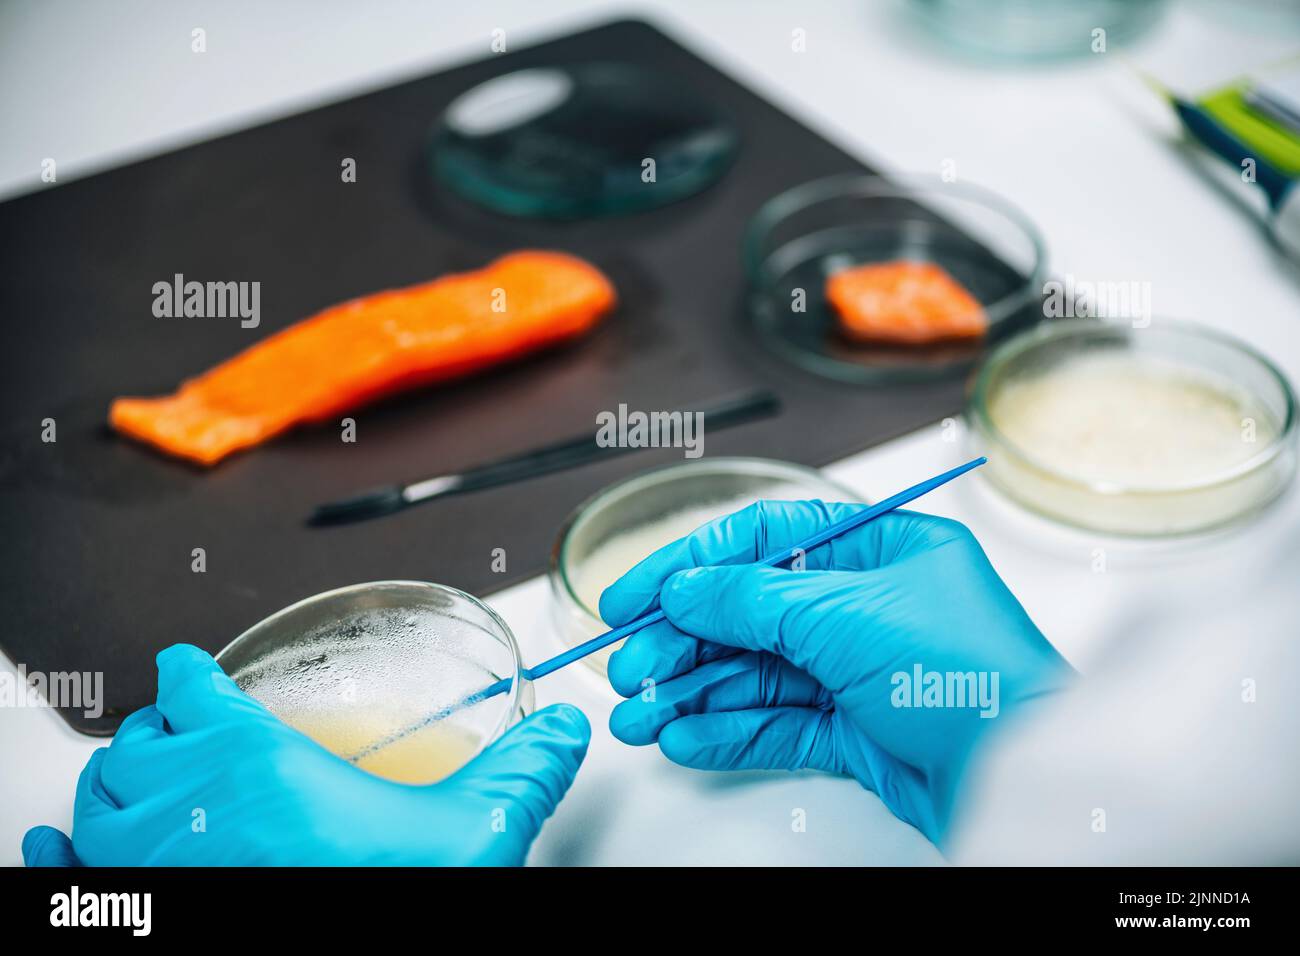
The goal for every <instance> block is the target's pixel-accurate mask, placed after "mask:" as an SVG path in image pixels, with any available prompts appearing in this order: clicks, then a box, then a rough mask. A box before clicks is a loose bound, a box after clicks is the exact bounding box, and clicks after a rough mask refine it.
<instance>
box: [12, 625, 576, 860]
mask: <svg viewBox="0 0 1300 956" xmlns="http://www.w3.org/2000/svg"><path fill="white" fill-rule="evenodd" d="M590 736H591V728H590V727H589V726H588V724H587V719H586V718H585V717H584V716H583V715H582V712H581V711H580V710H578V709H577V708H575V707H570V706H568V705H566V704H557V705H555V706H553V707H547V708H546V709H545V710H541V711H538V712H537V713H535V714H533V715H532V716H531V717H529V718H528V719H526V720H524V721H523V722H521V723H519V724H517V725H516V726H514V727H512V728H511V729H510V730H509V731H507V732H506V734H505V735H504V736H503V737H502V738H501V739H500V740H498V741H496V742H495V743H493V744H492V745H491V746H490V747H488V748H487V749H486V750H484V751H483V752H482V753H481V754H479V755H478V756H477V757H475V758H474V759H473V760H471V761H470V762H469V763H468V764H466V765H465V766H464V767H462V768H461V769H460V770H459V771H457V772H456V773H454V774H452V775H451V776H450V777H448V778H447V779H446V780H443V781H441V782H439V783H436V784H432V785H430V786H410V785H407V784H402V783H394V782H392V781H390V780H383V779H381V778H379V777H376V776H373V775H371V774H369V773H367V772H366V771H364V770H362V769H360V768H359V767H357V766H355V765H354V764H351V763H349V762H348V761H347V760H344V759H343V758H342V757H337V756H335V755H334V754H332V753H330V752H329V751H328V750H326V749H325V748H324V747H321V746H320V745H319V744H317V743H316V742H315V741H313V740H311V739H310V738H308V737H306V736H304V735H303V734H301V733H299V732H298V731H296V730H294V729H293V728H292V727H290V726H289V725H288V724H286V723H284V722H283V721H281V720H280V719H279V718H277V717H276V716H275V715H274V714H272V713H271V712H270V711H268V710H267V709H266V708H265V707H263V706H262V705H261V704H259V703H258V702H257V701H255V700H253V698H251V697H249V696H248V695H247V694H245V693H244V692H243V691H241V690H240V689H239V688H238V687H237V686H236V685H235V682H234V681H233V680H231V679H230V678H229V677H227V676H226V674H225V673H224V672H223V671H222V670H221V668H220V666H219V665H218V664H217V663H216V661H214V660H213V659H212V658H211V657H210V656H208V655H207V654H206V653H204V652H203V651H201V650H199V649H198V648H197V647H190V646H189V645H186V644H177V645H175V646H174V647H169V648H167V649H166V650H165V651H163V652H162V653H161V654H159V655H158V703H157V706H149V707H145V708H144V709H143V710H138V711H136V712H135V713H134V714H132V715H131V716H130V717H128V718H127V719H126V720H125V721H124V722H123V723H122V726H121V728H119V729H118V732H117V736H116V737H114V738H113V744H112V746H110V747H101V748H100V749H99V750H96V751H95V752H94V754H92V755H91V758H90V762H89V763H88V764H87V765H86V769H85V770H83V771H82V773H81V780H80V782H79V783H78V785H77V799H76V805H75V808H74V811H73V828H72V839H71V840H69V839H68V837H67V836H65V835H64V834H63V833H61V832H60V831H58V830H55V829H53V828H52V827H35V828H33V829H32V830H30V831H29V832H28V833H27V836H26V838H25V839H24V840H23V856H24V858H25V859H26V861H27V864H28V866H76V865H78V864H85V865H88V866H142V865H143V866H150V865H166V866H178V865H179V866H189V865H205V866H224V865H240V866H249V865H271V866H300V865H313V866H356V865H370V864H382V865H389V866H403V865H417V866H441V865H456V866H474V865H484V864H487V865H495V866H504V865H514V864H520V863H522V862H523V861H524V857H525V856H526V854H527V853H528V848H529V845H530V844H531V843H532V841H533V838H534V837H536V836H537V833H538V831H539V830H540V829H541V826H542V823H543V821H544V820H545V819H546V818H547V817H548V816H550V815H551V812H552V811H553V810H554V809H555V805H556V804H557V803H558V802H559V800H560V798H561V797H563V796H564V793H565V791H566V790H568V789H569V785H570V784H571V783H572V782H573V778H574V775H575V774H577V772H578V766H579V765H580V764H581V763H582V759H583V757H584V755H585V754H586V752H587V743H588V741H589V739H590Z"/></svg>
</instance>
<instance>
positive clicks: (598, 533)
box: [548, 458, 861, 674]
mask: <svg viewBox="0 0 1300 956" xmlns="http://www.w3.org/2000/svg"><path fill="white" fill-rule="evenodd" d="M813 498H820V499H822V500H823V501H859V500H861V498H860V496H859V495H858V494H857V493H855V492H854V491H852V490H850V489H849V488H847V487H845V486H843V485H840V484H837V483H835V482H833V481H831V480H830V479H829V478H827V477H825V476H824V475H822V474H821V472H819V471H816V470H815V469H812V468H805V467H804V466H802V465H795V464H791V463H789V462H783V461H775V460H771V459H766V458H711V459H701V460H698V461H688V462H682V463H680V464H675V465H667V466H665V467H663V468H656V469H653V470H651V471H647V472H643V473H642V474H639V475H634V476H632V477H631V478H628V479H625V480H623V481H620V482H616V483H615V484H613V485H610V486H609V487H608V488H605V489H604V490H602V491H600V492H597V493H596V494H595V495H594V496H592V497H591V498H589V499H587V501H585V502H583V503H582V504H581V505H579V506H578V507H577V508H576V509H575V510H574V511H573V513H572V514H571V515H570V516H569V517H568V519H567V520H566V521H565V522H564V524H563V525H562V526H561V528H560V532H559V534H558V536H557V537H556V540H555V545H554V547H553V548H552V549H551V559H550V570H549V575H548V576H549V578H550V584H551V597H552V602H551V608H552V614H553V619H554V622H555V626H556V631H557V632H558V633H559V635H560V638H561V640H563V641H564V643H565V644H567V645H569V646H570V647H572V646H576V645H578V644H581V643H582V642H584V641H587V640H590V639H591V638H593V637H596V636H597V635H599V634H603V633H604V632H605V631H607V630H609V628H608V627H607V626H606V625H605V623H604V622H603V621H601V619H600V609H599V606H600V595H601V592H602V591H604V590H605V588H607V587H608V586H609V585H611V584H613V583H614V582H615V581H616V580H618V579H619V578H620V577H622V576H623V574H624V573H625V572H627V571H628V570H630V569H631V568H632V566H633V565H634V564H636V563H637V562H639V561H640V560H641V559H642V558H645V557H648V556H649V555H650V554H651V553H653V552H654V551H657V550H658V549H659V548H661V547H663V546H664V545H666V544H669V543H671V542H673V541H675V540H677V539H678V538H681V537H683V536H685V535H687V534H689V533H690V532H692V531H694V530H695V529H696V528H698V527H699V526H700V525H702V524H705V523H706V522H708V521H711V520H713V519H714V518H717V517H719V516H721V515H725V514H730V513H731V512H733V511H739V510H740V509H741V508H744V507H746V506H747V505H750V504H753V503H754V502H755V501H758V500H759V499H771V500H786V501H798V500H805V499H813ZM619 646H620V645H618V644H615V645H613V646H611V647H608V648H605V649H604V650H601V651H597V652H596V653H594V654H590V655H588V656H587V657H585V658H584V659H583V660H584V662H585V663H586V664H587V665H588V666H589V667H591V668H593V669H594V670H596V671H597V672H599V673H601V674H604V673H605V667H606V663H607V662H608V660H609V655H610V654H612V653H613V652H614V651H615V650H617V649H618V647H619Z"/></svg>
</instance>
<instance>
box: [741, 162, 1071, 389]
mask: <svg viewBox="0 0 1300 956" xmlns="http://www.w3.org/2000/svg"><path fill="white" fill-rule="evenodd" d="M743 254H744V261H745V269H746V273H747V276H748V282H749V298H748V303H747V315H748V318H749V321H750V322H751V323H752V325H753V327H754V328H755V329H756V331H757V332H758V335H759V338H760V340H761V341H762V342H763V343H764V344H766V345H767V346H768V347H769V348H771V349H772V350H773V351H775V352H776V353H778V354H779V355H781V356H782V357H784V358H785V359H787V360H788V361H790V362H792V363H794V364H796V365H798V366H800V367H801V368H804V369H806V370H808V371H810V372H813V373H815V374H817V375H819V376H822V377H825V378H831V379H835V380H838V381H845V382H855V383H861V384H866V385H870V384H883V383H890V382H908V381H917V380H926V379H935V378H943V377H948V376H953V375H959V374H962V373H964V372H966V371H969V370H970V369H971V368H972V367H973V366H974V364H975V363H976V362H977V361H978V360H979V359H980V357H981V356H982V355H983V354H984V353H985V351H986V350H987V349H988V347H989V346H990V345H992V344H995V343H997V342H998V341H1001V340H1002V339H1003V338H1005V337H1006V336H1007V335H1009V334H1012V333H1014V332H1016V331H1019V330H1022V329H1024V328H1027V327H1029V326H1031V325H1033V324H1035V323H1036V322H1038V321H1039V320H1040V319H1041V318H1042V309H1041V297H1042V290H1043V285H1044V282H1045V280H1046V274H1047V273H1046V259H1047V253H1046V246H1045V244H1044V242H1043V239H1042V237H1041V236H1040V235H1039V232H1038V230H1037V228H1036V227H1035V226H1034V224H1033V223H1032V222H1031V221H1030V220H1029V218H1028V217H1027V216H1025V215H1024V213H1022V212H1020V210H1018V209H1017V208H1016V207H1015V206H1013V205H1012V204H1010V203H1009V202H1007V201H1006V200H1004V199H1002V198H1001V197H999V196H997V195H996V194H994V193H991V192H989V191H988V190H985V189H982V188H980V187H978V186H974V185H971V184H968V183H964V182H945V181H943V180H942V179H941V178H939V177H933V178H925V177H900V178H896V179H883V178H881V177H878V176H868V175H858V174H850V175H843V176H833V177H829V178H826V179H819V180H814V181H813V182H809V183H805V184H803V185H801V186H796V187H795V188H793V189H790V190H788V191H786V192H784V193H781V194H780V195H778V196H775V197H773V198H772V199H770V200H768V202H766V203H765V204H764V205H763V206H762V207H761V208H760V209H759V211H758V212H757V214H755V216H754V217H753V219H752V220H751V222H750V224H749V227H748V229H747V230H746V234H745V241H744V251H743Z"/></svg>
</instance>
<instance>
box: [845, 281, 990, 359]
mask: <svg viewBox="0 0 1300 956" xmlns="http://www.w3.org/2000/svg"><path fill="white" fill-rule="evenodd" d="M826 298H827V300H829V301H830V303H831V305H833V306H834V307H835V310H836V311H837V312H838V313H839V318H840V328H841V329H843V331H844V334H845V335H847V336H848V337H849V338H851V339H854V340H855V341H859V342H882V343H892V344H898V345H927V344H929V343H931V342H941V341H944V340H948V339H974V338H979V337H980V336H982V335H984V333H985V332H987V331H988V325H989V323H988V317H987V316H985V314H984V309H983V308H982V307H981V306H980V304H979V301H978V300H977V299H976V298H975V297H974V296H973V295H971V294H970V293H969V292H968V291H966V288H965V287H964V286H963V285H962V284H961V283H960V282H958V281H957V280H956V279H954V278H953V277H952V276H950V275H949V274H948V273H947V271H946V270H945V269H943V268H942V267H941V266H937V265H935V264H934V263H932V262H909V261H906V260H899V261H897V262H878V263H868V264H866V265H860V266H853V267H852V268H849V269H842V270H841V271H839V272H836V273H833V274H832V275H831V277H830V278H829V279H827V280H826Z"/></svg>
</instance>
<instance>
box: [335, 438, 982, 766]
mask: <svg viewBox="0 0 1300 956" xmlns="http://www.w3.org/2000/svg"><path fill="white" fill-rule="evenodd" d="M987 461H988V459H987V458H983V457H981V458H975V459H973V460H971V461H968V462H966V464H964V465H958V466H957V467H956V468H953V469H951V470H950V471H945V472H944V473H943V474H941V475H935V476H934V477H933V478H928V479H926V480H925V481H922V482H921V483H919V484H916V485H912V487H910V488H906V489H904V490H903V491H900V492H899V493H898V494H896V495H892V496H890V497H888V498H886V499H885V500H884V501H880V502H877V503H876V504H874V505H871V506H870V507H868V508H864V509H863V510H861V511H859V512H858V513H857V514H854V515H850V516H849V517H847V518H845V519H844V520H843V521H837V522H835V523H834V524H831V525H827V526H826V527H825V528H823V529H822V530H821V531H819V532H817V533H816V534H814V535H811V536H810V537H808V538H805V539H804V540H803V541H800V542H799V543H798V544H796V545H794V546H792V547H789V548H781V549H780V550H779V551H773V552H772V553H771V554H769V555H767V556H766V557H764V558H763V559H762V560H761V561H757V562H755V563H756V564H761V565H766V566H767V567H770V568H774V567H777V566H779V565H782V564H785V563H786V562H787V561H790V560H792V559H793V558H794V556H795V555H796V554H799V553H804V554H806V553H807V552H809V551H811V550H812V549H813V548H818V547H821V546H822V545H823V544H825V543H826V542H827V541H830V540H832V539H834V538H838V537H840V536H841V535H844V534H847V533H848V532H850V531H853V530H854V529H855V528H860V527H862V526H863V525H864V524H866V523H867V522H868V521H872V520H874V519H876V518H879V517H880V516H881V515H883V514H888V513H889V512H891V511H894V510H895V509H897V508H901V507H903V505H905V504H908V503H910V502H912V501H915V500H916V499H917V498H919V497H921V496H922V495H924V494H926V493H927V492H930V491H933V490H934V489H935V488H938V487H939V486H940V485H943V484H947V483H948V482H950V481H952V480H953V479H954V478H956V477H958V476H959V475H964V474H966V472H968V471H971V470H972V469H975V468H978V467H979V466H980V465H982V464H984V463H985V462H987ZM664 618H665V615H664V612H663V610H662V609H661V608H656V609H655V610H653V611H649V612H647V613H646V614H643V615H642V616H641V617H638V618H637V619H636V620H634V621H629V622H628V623H627V624H624V625H623V626H622V627H616V628H614V629H613V630H611V631H606V632H605V633H604V634H601V635H599V636H598V637H593V638H592V639H591V640H589V641H587V642H586V643H584V644H579V645H578V646H577V647H573V648H570V649H569V650H567V651H565V652H564V653H563V654H557V655H555V656H554V657H552V658H551V659H550V660H548V661H544V662H543V663H541V664H538V665H537V666H536V667H532V668H525V669H524V670H523V671H522V673H521V675H520V679H522V680H534V681H535V680H538V679H539V678H542V677H545V676H546V675H548V674H553V673H555V672H556V671H558V670H559V669H560V668H562V667H567V666H568V665H570V664H572V663H573V662H574V661H578V660H581V659H582V658H584V657H586V656H587V655H588V654H592V653H594V652H596V651H598V650H600V649H601V648H604V647H608V646H609V645H611V644H614V643H616V642H618V641H621V640H623V639H624V638H627V637H631V636H632V635H633V634H635V633H636V632H637V631H640V630H642V629H643V628H646V627H649V626H650V625H651V624H654V623H656V622H658V621H662V620H664ZM511 680H512V679H511V678H503V679H502V680H499V681H497V682H496V683H495V684H492V685H490V686H488V687H485V688H484V689H483V690H481V691H478V692H477V693H474V694H471V695H469V696H468V697H465V698H464V699H463V700H461V701H459V702H457V703H455V704H452V705H451V706H450V707H446V708H444V709H442V710H439V711H437V712H436V713H433V714H430V715H429V716H428V717H425V718H424V719H423V720H421V721H419V722H418V723H415V724H412V725H410V726H409V727H404V728H402V729H401V730H398V731H395V732H393V733H391V734H389V735H388V736H387V737H384V738H383V739H381V740H378V741H376V742H375V743H373V744H371V745H370V746H369V747H366V748H365V749H364V750H362V751H360V752H358V753H356V754H354V755H353V756H352V757H351V758H349V759H351V760H352V761H354V762H355V761H358V760H362V759H364V758H365V757H368V756H370V755H371V754H373V753H374V752H375V751H377V750H381V749H383V748H384V747H387V746H388V745H389V744H391V743H394V742H396V741H398V740H400V739H402V738H403V737H406V736H408V735H409V734H413V733H415V732H416V731H417V730H420V729H421V728H423V727H427V726H428V725H429V724H432V723H436V722H437V721H439V720H442V719H443V718H445V717H447V716H449V715H450V714H452V713H453V712H455V711H457V710H460V709H461V708H464V707H470V706H472V705H474V704H477V703H479V701H483V700H487V699H488V698H491V697H496V696H497V695H498V694H503V693H505V692H506V691H508V690H509V689H510V684H511Z"/></svg>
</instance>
